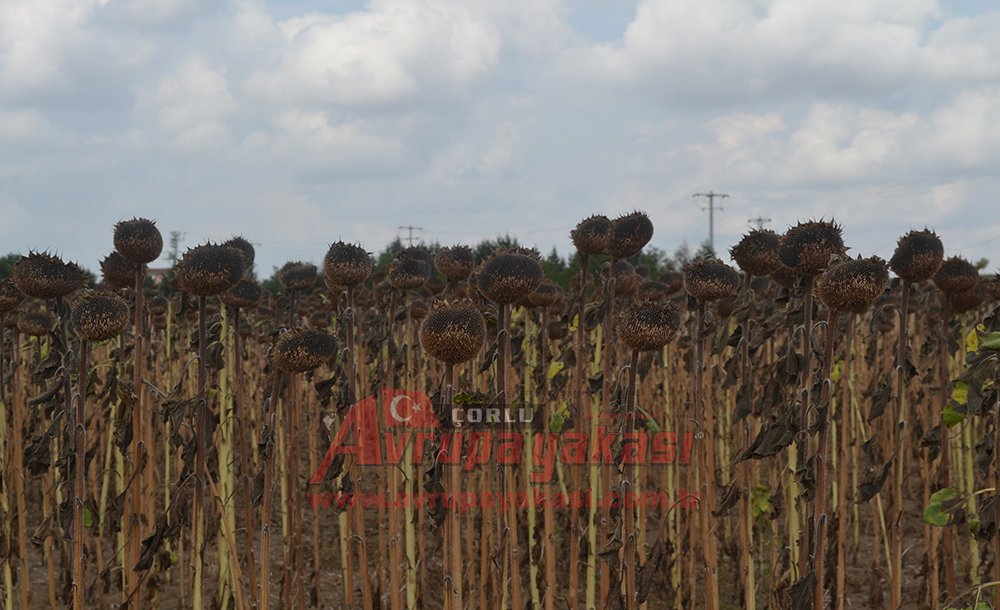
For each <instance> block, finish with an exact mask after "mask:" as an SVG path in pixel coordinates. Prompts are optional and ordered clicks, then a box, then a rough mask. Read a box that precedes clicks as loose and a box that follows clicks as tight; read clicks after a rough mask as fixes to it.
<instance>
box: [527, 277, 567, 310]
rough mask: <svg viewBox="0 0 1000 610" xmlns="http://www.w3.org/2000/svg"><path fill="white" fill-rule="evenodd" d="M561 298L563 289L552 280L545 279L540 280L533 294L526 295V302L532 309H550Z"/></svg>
mask: <svg viewBox="0 0 1000 610" xmlns="http://www.w3.org/2000/svg"><path fill="white" fill-rule="evenodd" d="M562 298H563V289H562V288H560V287H559V284H556V283H555V282H553V281H552V280H550V279H548V278H545V279H544V280H542V282H541V283H540V284H538V287H536V288H535V290H534V292H532V293H531V294H529V295H528V301H530V302H531V305H532V307H541V308H547V307H552V306H553V305H555V304H556V303H558V302H559V301H561V300H562Z"/></svg>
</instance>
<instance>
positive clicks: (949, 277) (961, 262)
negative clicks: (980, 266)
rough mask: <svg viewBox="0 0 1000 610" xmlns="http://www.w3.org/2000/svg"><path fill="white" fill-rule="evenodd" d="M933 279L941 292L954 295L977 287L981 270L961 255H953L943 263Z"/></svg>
mask: <svg viewBox="0 0 1000 610" xmlns="http://www.w3.org/2000/svg"><path fill="white" fill-rule="evenodd" d="M933 279H934V285H935V286H937V287H938V289H939V290H941V292H944V293H946V294H951V295H954V294H958V293H960V292H965V291H966V290H971V289H972V288H973V287H975V285H976V282H978V281H979V271H977V270H976V267H975V265H973V264H972V263H970V262H969V261H967V260H966V259H964V258H962V257H961V256H952V257H949V258H947V259H945V260H944V261H943V262H942V263H941V267H940V268H939V269H938V270H937V272H936V273H935V274H934V278H933Z"/></svg>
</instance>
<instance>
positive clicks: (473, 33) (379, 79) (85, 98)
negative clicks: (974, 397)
mask: <svg viewBox="0 0 1000 610" xmlns="http://www.w3.org/2000/svg"><path fill="white" fill-rule="evenodd" d="M998 32H1000V4H998V3H996V2H994V1H993V0H699V1H697V2H692V1H690V0H370V1H367V2H364V1H359V0H354V1H348V0H330V1H326V2H319V1H307V0H285V1H280V2H279V1H274V2H263V1H247V0H0V251H3V252H7V251H20V252H25V251H27V250H28V249H29V248H35V249H44V248H50V249H54V250H57V251H59V252H61V253H62V254H63V255H64V256H65V257H66V258H68V259H75V260H79V261H80V262H81V263H83V264H84V265H86V266H89V267H91V268H94V269H96V268H97V261H98V260H99V259H100V258H101V257H102V256H103V255H104V254H106V253H107V252H108V251H110V250H111V248H112V242H111V237H112V225H113V224H114V222H116V221H118V220H120V219H123V218H128V217H131V216H133V215H138V216H146V217H149V218H154V219H156V220H157V221H158V225H159V226H160V228H161V230H162V231H163V232H164V234H165V235H166V234H167V232H169V231H171V230H178V231H184V232H185V234H186V237H185V241H184V243H185V245H189V246H190V245H195V244H196V243H198V242H201V241H204V240H207V239H225V238H228V237H230V236H231V235H233V234H236V233H242V234H244V235H246V236H248V237H249V238H250V239H251V240H252V241H254V242H256V243H258V244H259V245H258V261H259V268H260V269H261V270H262V271H269V270H270V268H271V267H272V266H273V265H276V264H280V263H281V262H283V261H285V260H290V259H311V260H313V261H318V260H320V259H321V258H322V255H323V254H324V252H325V250H326V246H327V245H328V244H329V243H330V242H331V241H333V240H336V239H344V240H350V241H359V242H361V243H362V244H363V245H365V246H366V247H367V248H368V249H369V250H377V249H380V248H381V247H382V246H383V245H384V244H385V243H386V242H387V241H389V240H391V239H392V238H393V237H395V236H396V235H397V234H399V233H400V231H399V230H398V229H397V227H398V226H399V225H411V224H412V225H418V226H421V227H423V228H424V230H423V232H422V235H423V237H424V238H426V239H429V240H438V241H440V242H442V243H445V244H450V243H473V242H476V241H478V240H480V239H482V238H484V237H490V236H493V235H495V234H498V233H503V232H507V231H509V232H511V233H514V234H516V235H518V236H519V237H521V239H522V241H526V242H529V243H533V244H536V245H538V246H539V247H540V248H542V249H543V250H548V249H549V248H551V247H553V246H555V247H557V248H559V249H560V251H562V252H564V253H565V252H567V251H568V250H569V239H568V231H569V229H570V228H571V227H572V226H573V225H574V224H575V223H576V222H577V221H578V220H580V219H581V218H583V217H584V216H587V215H589V214H592V213H597V212H601V213H605V214H609V215H613V214H617V213H621V212H627V211H631V210H633V209H641V210H645V211H647V212H648V213H649V214H650V216H651V217H652V219H653V222H654V225H655V227H656V235H655V236H654V238H653V242H652V243H653V245H655V246H658V247H660V248H663V249H665V250H667V251H670V252H672V251H673V250H674V249H675V248H676V247H677V245H678V244H680V243H681V242H682V241H685V240H686V241H687V242H689V243H691V244H693V245H696V244H697V243H699V242H701V241H702V240H704V239H705V238H706V236H707V228H708V221H707V214H706V213H705V212H703V211H702V210H701V203H700V202H699V201H698V200H695V199H692V198H691V195H692V194H693V193H695V192H699V191H706V190H709V189H714V190H716V191H722V192H725V193H729V194H730V195H731V197H730V198H729V199H727V200H726V201H725V202H724V203H723V207H724V211H723V212H720V213H719V214H718V215H717V216H716V221H717V225H716V242H717V247H719V248H720V249H721V248H722V247H723V246H728V245H730V244H732V243H733V241H734V240H735V239H736V238H737V237H738V236H739V235H740V234H741V233H743V232H744V231H745V230H746V229H747V221H748V219H750V218H753V217H757V216H759V215H762V216H764V217H767V218H770V219H772V222H771V223H770V226H771V227H772V228H774V229H775V230H778V231H782V230H784V228H786V227H787V226H788V225H789V224H790V223H794V222H795V221H796V220H797V219H807V218H811V217H820V216H826V217H829V216H831V215H834V216H835V217H836V218H837V220H838V221H840V222H841V223H842V224H843V225H844V227H845V238H846V241H847V242H848V245H850V246H852V247H853V251H854V252H855V253H863V254H866V255H867V254H870V253H873V252H874V253H878V254H881V255H883V256H888V255H890V254H891V252H892V248H893V246H894V243H895V239H896V237H898V235H900V234H901V233H902V232H904V231H906V230H907V229H909V228H923V227H924V226H925V225H927V226H931V227H935V228H936V229H938V231H939V233H941V235H942V237H943V238H944V242H945V248H946V250H947V251H949V252H953V253H960V254H964V255H966V256H968V257H970V258H979V257H987V258H990V259H991V261H992V264H993V266H996V265H997V264H1000V217H998V213H997V210H998V208H1000V206H998V199H1000V198H998V190H1000V36H998V35H997V33H998Z"/></svg>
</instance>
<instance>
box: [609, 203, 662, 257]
mask: <svg viewBox="0 0 1000 610" xmlns="http://www.w3.org/2000/svg"><path fill="white" fill-rule="evenodd" d="M651 239H653V223H652V221H650V220H649V216H646V213H645V212H632V213H631V214H625V215H624V216H619V217H618V218H616V219H615V220H614V222H613V223H612V224H611V232H610V234H609V235H608V254H610V255H611V257H612V258H616V259H622V258H629V257H630V256H633V255H635V254H638V253H639V252H641V251H642V249H643V248H645V247H646V244H648V243H649V240H651Z"/></svg>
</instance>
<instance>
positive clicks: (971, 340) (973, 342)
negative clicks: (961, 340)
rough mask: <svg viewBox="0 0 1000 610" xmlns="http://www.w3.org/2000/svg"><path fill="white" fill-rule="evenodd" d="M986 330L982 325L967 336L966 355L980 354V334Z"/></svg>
mask: <svg viewBox="0 0 1000 610" xmlns="http://www.w3.org/2000/svg"><path fill="white" fill-rule="evenodd" d="M984 330H986V327H985V326H983V325H982V324H980V325H979V326H977V327H975V328H973V329H972V330H971V331H969V334H968V335H966V336H965V351H966V353H969V354H976V353H978V352H979V333H980V332H981V331H984Z"/></svg>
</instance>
